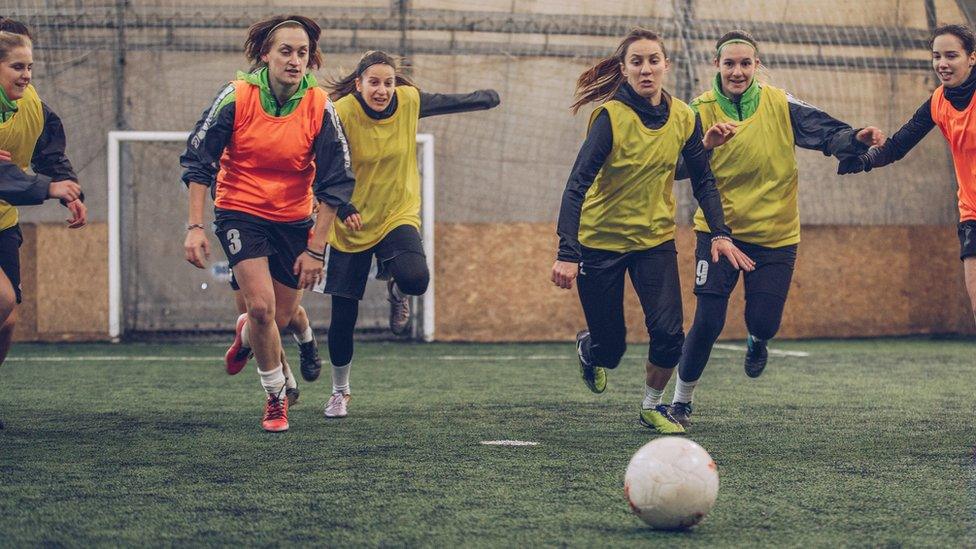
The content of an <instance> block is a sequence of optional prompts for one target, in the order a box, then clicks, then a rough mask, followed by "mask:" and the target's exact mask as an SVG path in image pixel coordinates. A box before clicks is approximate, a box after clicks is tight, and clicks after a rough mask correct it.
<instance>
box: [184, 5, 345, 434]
mask: <svg viewBox="0 0 976 549" xmlns="http://www.w3.org/2000/svg"><path fill="white" fill-rule="evenodd" d="M319 34H320V30H319V26H318V25H317V24H316V23H315V22H314V21H312V20H311V19H309V18H307V17H303V16H299V15H295V16H277V17H272V18H269V19H265V20H263V21H260V22H258V23H255V24H254V25H252V26H251V27H250V29H248V36H247V40H246V42H245V46H244V50H245V54H246V56H247V59H248V60H249V61H250V62H251V63H252V64H254V67H255V68H254V70H253V71H252V72H251V73H238V77H237V80H234V81H233V82H231V83H230V84H228V85H227V86H226V87H225V88H224V89H223V90H221V92H220V93H219V94H218V95H217V98H216V99H215V100H214V102H213V104H212V107H211V108H210V109H209V110H208V111H207V113H206V115H205V118H204V120H203V121H202V122H201V123H199V124H198V128H199V129H198V130H197V131H196V132H195V133H194V134H193V135H191V136H190V138H189V140H188V142H187V148H188V149H193V153H192V154H185V155H184V158H186V159H188V161H187V162H186V163H185V164H184V167H185V168H186V171H185V172H184V175H183V180H184V182H185V183H186V184H187V185H188V186H189V190H190V206H189V217H188V223H187V235H186V239H185V242H184V248H185V252H186V259H187V261H189V262H190V263H192V264H193V265H196V266H197V267H200V268H203V267H204V265H205V262H206V260H207V258H208V257H209V255H210V248H209V243H208V241H207V237H206V234H205V232H204V227H203V224H202V223H203V208H204V203H205V201H206V198H207V194H208V188H209V186H210V185H211V184H215V185H216V186H217V189H216V198H215V200H214V207H215V214H216V215H215V217H216V220H215V224H216V227H217V236H218V238H219V240H220V244H221V246H222V247H223V249H224V253H225V254H226V256H227V259H228V262H229V264H230V266H231V268H232V269H233V271H234V276H235V278H236V280H237V282H238V284H239V285H240V288H241V292H242V293H243V295H244V301H245V302H246V304H247V319H246V321H247V325H248V327H249V333H248V336H249V337H248V343H249V344H250V346H251V348H252V349H253V351H254V357H255V359H256V361H257V364H258V373H259V374H260V377H261V384H262V386H263V387H264V389H265V392H266V393H267V399H266V402H265V411H264V417H263V420H262V427H263V428H264V429H265V430H267V431H285V430H287V429H288V427H289V424H288V401H287V398H285V390H286V385H287V383H286V380H285V375H284V372H283V365H282V363H281V356H282V351H281V340H280V337H279V333H278V330H279V328H284V327H285V326H286V325H288V323H289V321H290V320H291V319H292V318H293V317H294V316H295V310H296V308H297V307H298V303H299V301H300V299H301V289H302V288H310V287H312V286H313V285H314V284H315V283H316V282H317V281H318V280H319V278H320V277H321V274H322V270H323V260H324V255H325V246H326V243H327V242H328V239H329V235H330V233H331V227H332V222H333V221H334V220H335V214H336V208H337V207H339V206H340V205H342V204H345V203H347V202H348V201H349V198H350V197H351V196H352V190H353V187H354V184H355V180H354V178H353V175H352V172H351V171H350V169H349V150H348V148H347V147H346V144H345V143H346V142H345V138H344V136H343V133H342V126H341V124H340V122H339V119H338V117H337V116H336V114H335V110H334V108H333V105H332V103H331V101H329V99H328V96H327V95H326V93H325V91H324V90H322V89H321V88H319V87H317V85H316V81H315V77H314V76H312V75H311V74H309V73H308V70H309V69H314V68H318V67H319V65H320V64H321V54H320V53H319V51H318V38H319ZM313 200H316V201H318V203H319V213H318V216H317V218H316V219H315V221H314V229H313V231H312V234H311V236H310V235H309V229H311V228H312V226H313V221H312V217H311V216H312V203H313ZM241 328H242V329H243V327H241Z"/></svg>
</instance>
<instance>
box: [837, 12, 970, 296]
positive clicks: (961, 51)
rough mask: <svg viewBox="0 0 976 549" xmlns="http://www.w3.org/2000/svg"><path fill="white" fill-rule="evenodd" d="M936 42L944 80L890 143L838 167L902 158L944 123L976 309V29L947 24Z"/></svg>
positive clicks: (936, 63)
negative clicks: (975, 100)
mask: <svg viewBox="0 0 976 549" xmlns="http://www.w3.org/2000/svg"><path fill="white" fill-rule="evenodd" d="M931 47H932V68H933V69H934V70H935V74H936V76H938V78H939V82H941V85H940V86H939V87H938V88H936V89H935V91H934V92H933V93H932V95H931V96H930V97H929V98H928V99H926V100H925V102H924V103H922V106H920V107H919V108H918V110H917V111H915V114H914V115H913V116H912V118H911V120H909V121H908V122H906V123H905V125H904V126H902V127H901V129H899V130H898V131H897V132H895V134H894V135H893V136H891V139H889V140H888V141H887V142H886V143H885V144H884V145H882V146H880V147H875V148H872V149H871V150H869V151H868V152H867V153H865V154H863V155H861V156H859V157H857V158H855V159H851V160H849V161H847V162H845V163H843V164H842V165H841V168H840V170H839V171H838V173H842V174H847V173H857V172H861V171H868V170H871V168H878V167H881V166H887V165H888V164H891V163H892V162H895V161H898V160H901V159H902V158H903V157H904V156H905V155H906V154H908V151H910V150H912V148H913V147H915V145H917V144H918V142H919V141H921V140H922V138H923V137H925V136H926V135H927V134H928V133H929V131H931V130H932V128H934V127H936V126H938V127H939V130H941V131H942V135H943V136H945V138H946V141H948V142H949V147H950V150H951V151H952V164H953V166H954V167H955V171H956V183H957V184H958V185H959V190H958V192H957V198H958V205H959V225H958V229H957V230H958V234H959V247H960V251H959V258H960V259H961V260H962V265H963V272H964V274H965V278H966V291H967V292H968V293H969V302H970V306H971V307H972V310H973V313H974V315H976V156H974V155H973V149H974V148H976V122H974V118H973V113H976V104H974V102H973V95H974V92H976V71H974V70H973V66H974V65H976V35H974V34H973V31H972V30H970V29H969V28H968V27H966V26H964V25H944V26H941V27H939V28H937V29H935V32H934V34H933V38H932V41H931Z"/></svg>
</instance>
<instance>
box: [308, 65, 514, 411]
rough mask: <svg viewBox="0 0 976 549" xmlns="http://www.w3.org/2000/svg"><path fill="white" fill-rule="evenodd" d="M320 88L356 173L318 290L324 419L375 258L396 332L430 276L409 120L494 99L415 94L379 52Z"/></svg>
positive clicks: (338, 398)
mask: <svg viewBox="0 0 976 549" xmlns="http://www.w3.org/2000/svg"><path fill="white" fill-rule="evenodd" d="M327 88H329V89H330V91H331V97H332V99H334V100H335V102H336V112H338V113H339V118H340V119H341V120H342V124H343V126H344V127H345V130H346V134H347V135H348V137H349V149H350V150H351V151H352V167H353V171H354V172H355V174H356V190H355V191H354V192H353V195H352V201H351V203H350V204H348V205H346V206H345V207H343V208H342V209H340V212H339V213H340V215H341V216H342V218H343V219H345V220H346V224H339V223H337V224H335V233H334V235H333V237H332V241H331V242H330V246H331V248H330V250H329V265H328V272H327V275H326V283H325V289H324V292H325V293H327V294H331V295H332V322H331V324H330V325H329V358H330V359H331V362H332V398H331V399H330V400H329V404H328V405H327V406H326V409H325V416H326V417H328V418H340V417H345V416H346V415H347V413H348V402H349V368H350V367H351V362H352V356H353V331H354V330H355V328H356V319H357V317H358V315H359V301H360V300H361V299H362V298H363V294H364V292H365V290H366V280H367V278H368V276H369V271H370V266H371V264H372V262H373V257H374V256H375V257H376V262H377V265H378V268H379V272H380V274H379V277H380V278H381V279H383V278H386V279H387V280H388V282H387V290H388V294H389V297H388V299H389V300H390V303H391V310H390V328H391V330H393V333H394V334H402V333H404V332H405V331H406V329H407V327H408V325H409V320H410V311H409V308H408V303H409V301H408V298H409V296H415V295H422V294H423V293H424V292H426V291H427V284H428V282H429V281H430V273H429V271H428V268H427V258H426V256H425V255H424V248H423V245H422V243H421V241H420V172H419V170H418V168H417V122H418V120H419V119H421V118H424V117H428V116H436V115H441V114H451V113H460V112H467V111H476V110H484V109H491V108H493V107H495V106H497V105H498V103H499V99H498V93H496V92H495V91H494V90H479V91H475V92H472V93H468V94H438V93H426V92H422V91H420V90H419V89H417V87H416V86H415V85H414V84H413V82H411V81H410V79H409V78H407V77H406V76H404V75H403V74H402V72H401V70H400V65H399V63H398V62H397V60H396V59H394V58H393V57H392V56H390V55H388V54H386V53H384V52H381V51H370V52H366V54H365V55H363V57H362V59H360V61H359V64H358V65H357V67H356V70H355V71H353V72H352V73H350V74H349V75H347V76H346V77H345V78H342V79H341V80H335V81H332V82H329V83H328V84H327ZM357 229H358V230H357Z"/></svg>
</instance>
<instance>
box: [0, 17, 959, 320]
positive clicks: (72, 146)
mask: <svg viewBox="0 0 976 549" xmlns="http://www.w3.org/2000/svg"><path fill="white" fill-rule="evenodd" d="M968 4H971V2H956V1H953V0H865V1H862V2H858V3H856V4H852V3H851V2H849V1H847V0H818V1H803V2H798V1H796V0H727V1H723V2H708V1H703V0H646V1H636V0H581V1H578V2H564V1H556V0H535V1H512V0H484V1H481V2H478V3H477V5H476V6H475V5H473V4H472V3H471V2H467V1H462V0H411V1H409V2H406V1H402V0H363V1H360V2H350V1H346V0H309V1H307V2H301V3H288V2H279V1H275V2H267V1H263V0H262V1H258V0H253V1H251V0H214V1H212V2H202V1H199V0H8V1H7V2H6V3H5V4H4V7H3V8H2V9H0V15H4V16H9V17H13V18H15V19H20V20H23V21H24V22H25V23H27V24H28V25H30V26H31V27H32V28H33V29H34V31H35V34H36V35H37V39H36V44H35V52H34V53H35V60H36V65H35V75H34V76H35V85H36V86H37V88H38V91H39V93H40V94H41V97H42V98H43V99H44V100H45V101H46V102H47V103H48V104H50V105H51V106H52V107H53V108H54V109H55V110H56V111H57V112H58V113H59V114H60V115H61V117H62V119H63V121H64V125H65V128H66V131H67V135H68V142H69V148H68V153H69V156H70V157H71V159H72V161H73V162H74V164H75V165H76V167H77V168H78V169H79V175H80V176H81V179H82V183H83V185H84V186H85V187H86V194H88V196H89V199H88V201H89V206H90V209H91V214H92V218H93V220H94V221H96V222H97V221H105V220H107V219H108V204H109V201H108V197H107V193H106V191H105V189H106V188H107V186H106V185H105V177H106V176H105V174H106V173H107V172H108V170H107V166H106V162H107V156H108V155H107V154H106V152H105V148H104V147H105V146H106V145H105V143H106V140H105V136H106V135H107V133H108V132H109V131H112V130H141V131H170V130H181V131H186V130H188V129H189V128H191V127H192V126H193V123H194V122H195V121H196V120H197V119H198V118H199V117H200V115H201V112H202V111H203V109H205V108H206V107H208V106H209V105H210V103H211V102H212V100H213V98H214V96H215V95H216V93H217V92H218V90H219V89H220V88H221V87H222V86H224V85H226V83H227V82H228V81H229V80H231V79H233V78H234V75H235V72H236V71H237V70H246V69H247V68H248V67H247V62H246V61H245V60H244V58H243V55H242V54H241V50H242V44H243V41H244V37H245V33H246V30H247V27H248V26H249V25H250V24H251V23H253V22H255V21H257V20H259V19H261V18H264V17H266V16H269V15H272V14H278V13H301V14H304V15H307V16H309V17H312V18H314V19H315V20H316V21H318V22H319V23H320V24H321V26H322V28H323V33H322V37H321V39H320V42H319V46H320V47H321V49H322V51H323V52H324V55H325V59H324V66H323V67H322V69H321V70H319V71H316V75H317V76H318V77H320V79H324V77H328V76H338V75H342V74H345V73H347V72H348V71H350V70H351V69H352V68H353V67H355V65H356V63H357V62H358V60H359V58H360V56H361V55H362V53H363V52H364V51H366V50H369V49H383V50H387V51H389V52H391V53H396V54H401V55H404V56H406V58H407V59H408V61H409V71H410V72H411V76H412V77H413V79H414V80H415V81H416V82H417V83H418V85H419V86H420V87H421V89H423V90H425V91H430V92H441V93H461V92H469V91H472V90H475V89H483V88H493V89H495V90H497V91H498V92H499V94H500V96H501V101H502V103H501V106H500V107H499V108H497V109H494V110H491V111H486V112H477V113H466V114H457V115H450V116H442V117H432V118H425V119H423V120H421V122H420V129H421V131H422V132H424V133H430V134H432V135H434V136H436V140H437V146H436V147H437V188H436V204H437V223H438V226H439V230H441V231H443V232H442V233H441V234H443V235H445V236H450V237H456V236H457V235H471V236H470V242H467V241H466V242H464V243H463V244H464V245H463V246H462V245H459V244H452V246H453V247H450V248H445V249H447V250H448V252H449V253H448V254H446V255H442V256H441V257H440V259H441V260H442V261H444V262H445V264H446V263H447V262H448V261H450V262H451V270H450V271H448V272H450V273H451V274H450V276H442V277H441V279H440V280H441V282H440V283H439V284H438V285H435V286H432V287H435V288H438V287H439V288H440V291H441V296H442V297H444V298H445V299H442V300H441V301H440V303H441V304H442V306H443V307H449V308H448V309H442V314H441V315H440V318H441V319H447V318H449V315H448V314H446V313H449V312H451V310H457V309H459V308H461V307H464V308H469V309H470V310H471V311H472V313H471V314H470V315H469V316H468V318H469V319H472V318H475V317H478V316H481V317H492V318H494V317H496V316H497V317H498V322H499V323H500V324H504V323H505V322H506V318H504V316H505V315H510V314H511V315H519V314H520V313H521V312H520V311H519V310H518V309H517V307H516V305H512V304H513V303H519V302H520V299H519V298H520V295H521V294H519V292H529V291H531V292H536V293H541V292H542V291H544V289H539V290H537V289H526V288H539V287H541V286H533V284H535V283H536V282H539V281H540V280H541V281H542V283H545V281H546V280H545V279H546V276H547V270H548V268H549V266H550V265H551V261H552V259H553V257H554V255H555V249H554V248H555V236H554V230H553V225H554V222H555V220H556V216H557V212H558V207H559V202H560V199H561V195H562V192H563V189H564V187H565V184H566V179H567V176H568V174H569V172H570V170H571V168H572V166H573V163H574V161H575V158H576V153H577V151H578V150H579V147H580V144H581V142H582V140H583V136H584V134H585V131H586V126H587V121H588V114H589V109H588V108H584V109H583V111H581V112H580V114H579V115H577V116H572V115H571V114H570V113H569V112H568V107H569V105H570V104H571V103H572V100H573V91H574V86H575V82H576V79H577V77H578V76H579V75H580V73H581V72H582V71H583V70H585V69H586V68H588V67H590V66H591V65H592V64H593V63H594V62H595V61H596V60H597V59H599V58H602V57H604V56H607V55H609V54H610V53H612V52H613V49H614V47H615V46H616V44H617V43H618V42H619V40H620V38H621V37H622V36H623V35H625V34H626V33H627V32H628V31H629V30H630V29H631V28H632V27H634V26H637V25H640V26H643V27H647V28H651V29H653V30H656V31H658V32H659V33H660V34H661V35H663V37H664V40H665V43H666V45H667V48H668V54H669V57H670V59H671V62H672V65H671V69H670V73H669V76H668V80H667V83H666V89H667V90H669V91H670V92H671V93H672V94H673V95H674V96H675V97H678V98H680V99H683V100H685V101H690V100H691V99H692V98H694V97H695V96H697V95H698V94H700V93H702V92H704V91H706V90H707V89H709V88H710V87H711V83H712V80H713V77H714V75H715V70H716V69H715V67H714V65H713V64H712V59H713V56H714V47H715V41H716V40H717V39H718V38H719V37H720V36H721V35H722V34H723V33H725V32H726V31H729V30H732V29H744V30H747V31H749V32H751V33H752V34H753V35H754V36H755V37H756V38H757V39H758V41H759V43H760V53H761V58H762V61H763V63H764V65H766V67H767V70H766V72H765V75H764V78H765V79H766V80H767V82H768V83H769V84H771V85H775V86H778V87H781V88H784V89H786V90H787V91H789V92H791V93H792V94H793V95H795V96H796V97H797V98H799V99H801V100H803V101H805V102H807V103H810V104H812V105H815V106H817V107H820V108H822V109H823V110H825V111H826V112H828V113H830V114H831V115H833V116H834V117H836V118H838V119H840V120H843V121H845V122H848V123H850V124H851V125H853V126H855V127H861V126H867V125H876V126H879V127H881V128H882V129H884V130H886V131H888V133H889V134H890V133H891V132H893V131H894V130H896V129H897V128H898V127H899V126H900V125H901V124H902V123H904V122H905V121H906V120H908V119H909V118H910V116H911V115H912V113H914V111H915V110H916V109H917V108H918V106H919V105H920V104H922V102H923V101H924V100H925V99H926V98H927V97H928V96H929V94H930V93H931V91H932V90H933V89H934V88H935V86H936V85H937V83H936V81H935V80H934V78H933V76H932V68H931V60H930V58H931V54H930V52H929V51H928V49H929V47H928V43H927V37H928V35H929V34H930V32H931V30H932V29H933V28H934V26H935V25H936V24H937V23H945V22H955V23H958V22H965V21H966V17H965V13H964V11H963V9H962V7H966V5H968ZM961 6H962V7H961ZM181 147H182V145H180V144H175V143H156V142H151V143H150V142H146V143H133V144H129V145H126V146H125V147H123V150H124V153H123V154H122V159H123V161H122V167H123V178H122V179H121V188H120V190H121V192H122V194H121V210H120V211H121V213H122V216H121V219H120V223H121V229H122V233H121V234H122V235H123V238H122V241H121V242H120V250H119V251H120V254H121V255H120V257H122V258H131V261H132V266H131V267H130V266H129V265H128V262H129V259H123V260H122V261H121V262H122V264H123V268H122V270H121V271H120V277H119V284H118V288H119V296H118V299H119V303H120V305H121V308H120V309H119V311H120V316H119V319H120V320H119V323H118V325H119V329H121V330H124V331H130V330H132V331H140V330H147V331H152V330H167V329H187V330H191V329H196V328H200V329H210V328H212V327H226V326H228V323H227V319H228V318H229V317H231V316H232V305H231V302H230V298H229V295H226V291H227V290H226V288H225V284H224V283H222V282H218V281H217V280H215V279H214V278H213V277H212V276H211V274H209V273H201V272H196V270H195V269H193V268H192V267H189V266H188V265H187V264H186V263H185V262H184V261H183V260H182V253H181V251H180V249H179V244H180V242H181V240H182V235H183V227H182V225H183V222H184V221H185V212H184V211H183V208H184V206H185V204H184V202H183V197H184V195H183V194H182V193H181V191H180V187H181V185H180V183H179V166H178V163H177V160H176V159H177V158H178V156H179V152H180V148H181ZM797 159H798V163H799V174H800V175H799V178H800V185H799V188H800V199H799V200H800V212H801V218H802V223H803V224H804V226H812V225H882V226H891V225H921V224H927V225H949V224H951V223H953V221H954V219H955V218H956V215H957V212H956V207H955V200H954V195H955V179H954V176H953V172H952V167H951V163H950V159H949V157H948V153H947V151H946V147H945V144H944V140H943V139H942V138H941V136H939V135H938V132H932V133H931V134H930V135H929V137H927V138H926V139H925V140H924V141H923V142H922V143H921V144H920V145H919V146H918V147H916V149H915V150H914V151H913V152H912V153H911V154H910V155H908V157H906V158H905V159H904V160H903V161H901V162H900V163H899V164H898V165H897V168H892V169H889V170H887V171H886V170H875V171H873V172H871V173H869V174H862V175H858V176H856V177H854V178H850V177H849V178H846V179H845V178H841V177H840V176H837V175H835V173H834V172H835V170H836V162H835V161H834V160H833V159H825V158H824V157H823V155H822V154H821V153H819V152H817V151H806V150H801V151H798V153H797ZM675 189H676V198H677V201H678V212H679V213H678V221H679V223H681V224H683V225H686V226H687V224H688V223H689V221H690V218H691V215H692V213H693V211H694V208H695V201H694V198H693V197H692V195H691V192H690V186H689V185H688V184H687V182H678V183H676V185H675ZM169 208H172V210H169ZM127 212H128V213H127ZM164 212H166V213H164ZM24 219H25V220H26V221H52V222H56V221H58V222H59V221H61V212H60V211H57V209H56V208H53V207H52V208H49V209H39V210H35V211H30V210H25V213H24ZM526 227H529V229H525V228H526ZM522 229H525V230H522ZM532 231H536V232H532ZM526 235H531V240H530V238H529V237H528V236H526ZM489 236H490V237H491V238H489ZM464 238H468V237H467V236H465V237H464ZM523 238H524V240H521V239H523ZM155 240H158V241H159V242H160V243H162V242H164V241H165V243H166V244H165V246H164V245H162V244H160V245H159V246H158V247H156V245H155V244H153V245H151V246H148V245H144V243H146V242H154V241H155ZM448 240H449V239H448V238H443V239H441V240H440V242H441V243H442V245H444V246H446V245H447V242H448ZM454 240H455V241H456V238H455V239H454ZM141 243H142V244H141ZM212 243H214V244H216V242H212ZM167 246H172V248H167ZM499 250H501V252H504V253H501V252H500V251H499ZM489 252H491V254H489ZM215 255H216V256H218V257H219V256H220V252H219V250H217V251H216V253H215ZM489 255H491V256H492V257H496V256H497V257H499V258H500V259H498V260H495V264H493V265H488V266H486V265H481V264H479V263H478V261H479V260H483V259H484V258H485V257H488V256H489ZM442 265H443V264H442ZM466 269H468V270H466ZM475 269H477V272H485V271H490V272H491V273H493V275H492V276H493V277H494V278H493V280H492V281H491V285H490V287H489V285H487V284H482V286H479V287H472V285H471V284H469V282H468V280H467V279H466V278H465V276H466V274H467V273H472V272H475V271H474V270H475ZM442 272H443V271H442ZM513 272H517V273H518V274H517V275H513V274H512V273H513ZM495 273H497V275H496V274H495ZM528 273H531V274H528ZM191 282H192V284H191ZM184 283H185V284H186V286H187V287H188V288H189V287H190V286H192V291H190V290H186V291H182V290H180V289H179V288H182V287H183V285H184ZM204 283H207V284H208V287H207V289H206V290H202V289H201V287H202V284H204ZM447 284H449V287H447V286H446V285H447ZM183 294H185V295H183ZM367 294H368V296H370V297H369V299H376V300H377V301H375V302H369V303H367V304H365V305H364V314H363V315H362V316H361V319H360V326H373V327H380V326H383V325H384V324H385V322H386V306H385V302H384V301H383V294H384V291H383V289H382V288H381V287H370V288H369V290H368V291H367ZM448 296H449V297H450V301H448V299H447V297H448ZM492 300H503V301H505V303H503V304H502V305H505V306H504V307H502V306H500V305H498V304H496V305H495V306H489V305H486V303H495V301H492ZM325 301H327V300H322V299H316V298H315V297H314V296H312V297H309V298H307V299H306V304H308V306H309V307H311V308H312V311H313V313H314V314H313V322H315V323H316V325H317V326H322V325H324V324H327V323H328V316H327V310H326V303H324V302H325ZM448 303H450V305H447V304H448ZM509 306H511V307H512V308H511V309H508V308H507V307H509ZM530 313H532V314H528V313H527V314H525V315H522V316H523V317H526V318H528V317H532V318H534V317H533V315H534V314H536V313H535V312H534V311H530ZM444 322H447V320H444ZM476 324H477V323H476V322H474V321H471V322H470V323H468V324H464V323H460V322H458V323H455V325H456V326H460V328H458V330H457V331H458V332H461V334H462V335H465V334H468V333H472V332H474V331H475V330H476V329H477V326H476ZM489 336H490V337H496V336H497V337H499V338H504V337H505V336H506V334H501V335H498V334H497V332H492V333H491V334H489ZM489 336H486V337H489Z"/></svg>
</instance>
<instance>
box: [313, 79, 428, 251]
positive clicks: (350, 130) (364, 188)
mask: <svg viewBox="0 0 976 549" xmlns="http://www.w3.org/2000/svg"><path fill="white" fill-rule="evenodd" d="M396 98H397V110H396V112H395V113H394V114H393V116H391V117H390V118H386V119H384V120H374V119H372V118H370V117H369V116H368V115H367V114H366V113H365V112H364V111H363V107H362V106H361V105H360V104H359V101H358V100H357V99H356V98H355V97H354V96H353V95H347V96H345V97H343V98H342V99H339V100H338V101H336V102H335V109H336V112H337V113H338V115H339V119H340V120H341V121H342V126H343V128H344V129H345V131H346V137H347V138H348V139H349V156H350V158H351V160H352V171H353V174H354V175H355V176H356V188H355V190H353V193H352V203H353V205H354V206H356V209H357V210H359V213H360V215H361V216H362V218H363V228H362V229H360V230H358V231H350V230H348V229H346V226H345V225H343V224H342V222H341V221H339V220H338V219H337V220H336V222H335V224H334V225H333V232H332V240H331V244H332V246H333V247H334V248H335V249H337V250H340V251H343V252H350V253H354V252H361V251H363V250H367V249H369V248H372V247H373V246H375V245H376V244H377V243H379V241H380V240H382V239H383V237H384V236H386V235H387V234H388V233H389V232H390V231H392V230H393V229H395V228H397V227H399V226H401V225H411V226H413V227H416V228H418V229H419V228H420V171H419V169H418V167H417V122H418V121H419V120H420V92H419V91H417V88H414V87H412V86H398V87H397V88H396Z"/></svg>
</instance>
